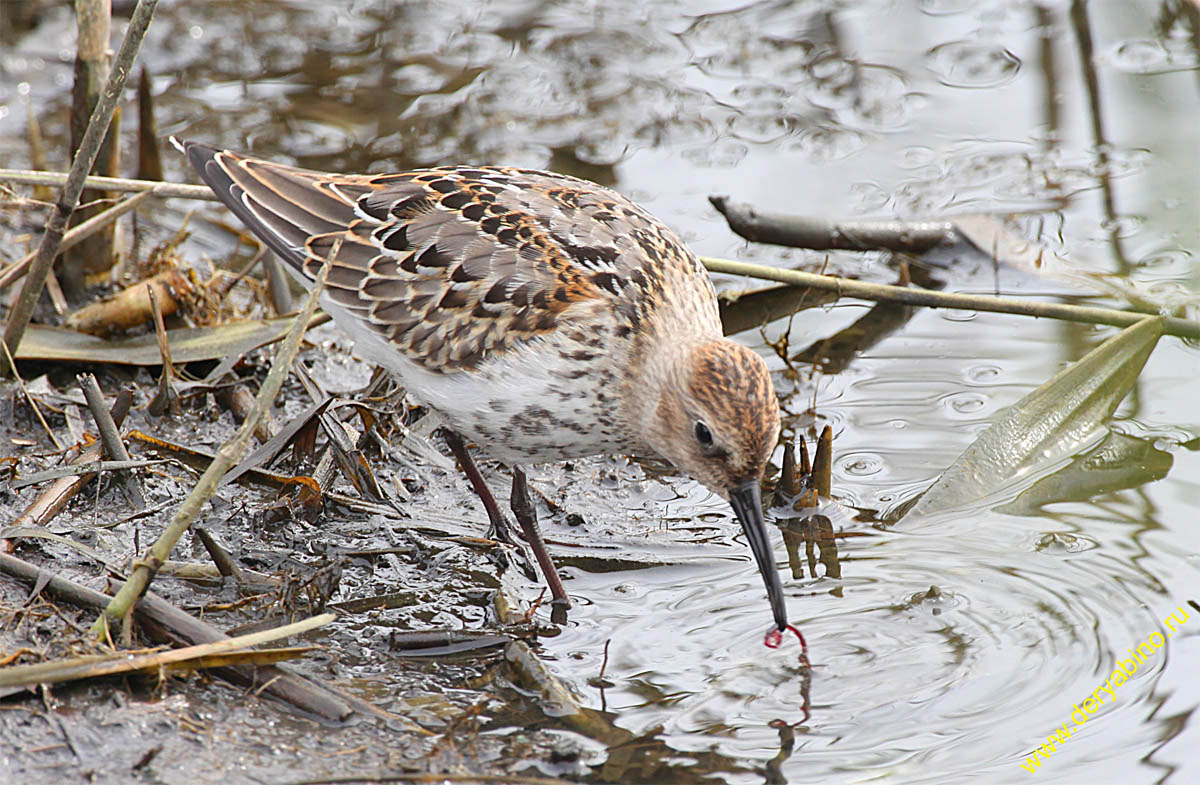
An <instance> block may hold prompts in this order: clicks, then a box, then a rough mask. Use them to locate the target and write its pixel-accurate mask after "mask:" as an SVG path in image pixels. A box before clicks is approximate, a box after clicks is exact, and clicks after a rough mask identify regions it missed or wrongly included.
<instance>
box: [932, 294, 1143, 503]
mask: <svg viewBox="0 0 1200 785" xmlns="http://www.w3.org/2000/svg"><path fill="white" fill-rule="evenodd" d="M1162 333H1163V320H1162V319H1160V318H1151V317H1147V318H1146V319H1143V320H1142V321H1140V322H1138V323H1137V324H1135V325H1133V326H1132V327H1127V328H1125V329H1124V330H1122V331H1121V332H1119V333H1117V334H1116V335H1114V336H1113V337H1112V338H1109V339H1108V340H1107V341H1105V342H1104V343H1102V344H1100V345H1099V346H1097V347H1096V348H1095V349H1093V350H1092V351H1090V352H1088V353H1087V354H1086V355H1084V356H1083V357H1082V358H1081V359H1080V360H1079V361H1078V362H1076V363H1074V364H1073V365H1071V366H1069V367H1067V368H1064V369H1063V370H1062V371H1060V372H1058V373H1057V374H1055V375H1054V377H1053V378H1051V379H1050V380H1049V381H1048V382H1046V383H1045V384H1043V385H1042V386H1041V387H1038V388H1037V389H1036V390H1034V391H1033V392H1031V393H1029V395H1026V396H1025V397H1024V398H1022V399H1021V400H1020V401H1018V402H1017V403H1016V404H1015V405H1014V406H1012V407H1011V408H1009V409H1008V410H1006V411H1005V412H1004V414H1003V416H1001V417H1000V419H998V420H997V421H996V422H994V423H992V425H991V427H989V428H988V429H987V430H986V431H984V432H983V434H982V435H981V436H980V437H979V438H978V439H976V440H975V442H974V443H973V444H972V445H971V446H970V447H968V448H967V449H966V450H965V451H964V452H963V454H962V455H960V456H958V459H957V460H955V461H954V463H953V464H952V465H951V466H950V468H949V469H947V470H946V471H945V473H943V474H942V476H941V477H940V478H939V479H938V481H937V482H935V483H934V484H933V486H932V487H931V488H930V489H929V490H928V491H926V492H925V494H924V495H923V496H921V498H920V499H919V500H918V501H917V503H916V505H915V506H914V507H913V509H912V512H911V513H910V514H922V513H923V514H931V513H937V512H942V511H944V510H948V509H952V508H958V507H964V506H968V505H971V504H972V503H975V502H978V501H981V500H983V499H986V498H988V497H990V496H993V495H995V494H997V492H999V491H1001V490H1003V489H1006V488H1008V487H1010V486H1011V485H1012V484H1013V483H1017V482H1019V481H1020V480H1021V479H1023V478H1028V477H1030V476H1031V475H1033V474H1034V473H1035V472H1036V471H1038V470H1039V469H1041V468H1045V467H1047V466H1049V465H1051V464H1054V463H1056V462H1059V461H1062V460H1065V459H1067V458H1069V457H1071V456H1072V455H1074V454H1075V453H1076V452H1077V451H1078V450H1079V449H1080V447H1082V446H1083V445H1085V444H1087V443H1088V442H1089V441H1091V440H1092V439H1093V438H1094V437H1095V435H1096V433H1097V430H1098V429H1099V428H1101V427H1102V426H1103V424H1104V422H1105V421H1106V420H1107V419H1108V418H1109V417H1111V416H1112V413H1113V412H1114V411H1116V408H1117V406H1118V405H1119V404H1120V403H1121V399H1123V398H1124V397H1125V394H1126V393H1127V392H1129V389H1130V388H1131V387H1132V386H1133V383H1134V381H1135V380H1136V379H1137V377H1138V374H1139V373H1141V371H1142V366H1144V365H1145V364H1146V359H1147V358H1148V357H1149V356H1150V352H1152V351H1153V350H1154V346H1155V344H1157V343H1158V339H1159V337H1160V336H1161V335H1162Z"/></svg>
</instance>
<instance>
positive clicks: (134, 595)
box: [92, 240, 342, 640]
mask: <svg viewBox="0 0 1200 785" xmlns="http://www.w3.org/2000/svg"><path fill="white" fill-rule="evenodd" d="M341 249H342V243H341V240H338V241H336V242H335V243H334V244H333V248H332V249H331V250H330V252H329V256H328V257H327V258H326V260H325V263H324V264H323V265H321V271H320V272H319V273H318V274H317V279H316V281H315V282H314V283H313V286H312V291H310V292H309V294H308V300H307V301H306V302H305V303H304V310H302V311H301V312H300V313H299V314H297V315H296V318H295V321H293V322H292V327H291V329H290V330H288V334H287V337H286V338H284V339H283V343H282V344H280V346H279V349H278V350H277V351H276V352H275V359H274V360H273V361H272V362H271V371H270V373H268V374H267V378H266V380H265V381H264V382H263V385H262V388H261V389H260V390H259V393H258V399H257V401H256V403H255V406H254V410H253V411H251V412H250V414H249V416H248V417H246V419H245V420H243V421H242V424H241V426H240V427H239V428H238V430H237V432H236V433H235V434H234V435H233V437H232V438H230V439H229V440H228V441H226V442H225V443H224V444H222V445H221V448H220V449H219V450H217V454H216V457H215V458H214V459H213V461H212V463H210V464H209V465H208V468H207V469H206V470H205V472H204V474H203V475H202V476H201V477H200V479H199V481H197V483H196V487H195V488H193V489H192V492H191V493H190V494H189V495H188V497H187V499H186V500H185V501H184V502H183V505H182V506H181V507H180V508H179V511H178V512H177V513H175V517H174V518H173V519H172V520H171V524H170V525H169V526H168V527H167V528H166V530H165V531H164V532H163V533H162V535H161V536H160V537H159V538H158V541H157V542H155V543H154V545H153V546H152V547H151V548H150V550H149V551H148V552H147V553H146V555H145V556H144V557H143V558H142V560H141V561H140V562H138V564H137V566H135V567H134V569H133V571H132V572H131V573H130V575H129V579H128V580H127V581H126V582H125V584H124V585H123V586H121V590H120V591H118V592H117V594H116V595H115V596H114V597H113V598H112V601H111V602H109V603H108V606H107V607H106V608H105V609H104V612H103V613H102V614H101V615H100V617H99V618H98V619H96V622H95V623H94V624H93V625H92V633H93V634H94V635H96V636H97V637H98V638H100V639H101V640H103V639H105V638H107V637H108V627H109V623H110V622H114V621H120V620H122V619H124V618H125V617H127V616H128V614H129V613H130V611H132V610H133V606H134V604H135V603H136V602H137V599H138V598H139V597H141V596H142V593H143V592H145V591H146V588H147V587H148V586H149V585H150V581H151V579H153V577H154V573H155V572H156V571H157V570H158V568H159V566H160V565H162V564H163V563H164V562H166V560H167V559H168V558H169V557H170V556H171V551H173V550H174V549H175V543H177V542H179V538H180V537H182V536H183V533H184V532H185V531H187V530H188V528H189V527H190V526H191V525H192V522H193V521H195V520H196V518H197V517H199V515H200V510H201V509H202V508H203V507H204V505H205V504H206V503H207V502H208V500H209V499H210V498H212V496H213V494H214V493H216V491H217V488H218V487H219V486H220V485H221V480H222V478H223V477H224V476H225V473H226V472H228V471H229V470H230V469H231V468H233V467H234V466H235V465H236V464H237V462H238V460H239V459H241V457H242V454H243V453H244V452H245V451H246V447H247V446H248V445H249V443H250V438H251V436H252V435H253V433H254V429H255V427H256V426H257V424H258V422H259V421H260V420H262V418H263V416H264V415H265V414H266V413H267V410H268V409H269V408H270V407H271V404H272V403H273V402H274V401H275V396H276V395H278V394H279V388H280V387H282V386H283V380H284V379H285V378H287V374H288V371H289V370H290V369H291V367H292V360H293V359H294V358H295V356H296V352H297V351H299V349H300V340H301V339H302V338H303V337H304V332H305V329H306V328H307V327H308V323H309V321H310V320H311V319H312V315H313V312H314V311H315V310H316V309H317V300H318V298H319V296H320V293H321V290H322V289H324V288H325V277H326V276H327V275H328V273H329V267H330V263H331V261H332V260H333V259H335V258H336V257H337V255H338V253H339V252H340V251H341Z"/></svg>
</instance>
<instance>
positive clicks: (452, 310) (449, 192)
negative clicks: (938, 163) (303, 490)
mask: <svg viewBox="0 0 1200 785" xmlns="http://www.w3.org/2000/svg"><path fill="white" fill-rule="evenodd" d="M182 144H183V147H184V150H185V152H186V154H187V156H188V159H189V160H190V161H191V163H192V165H193V166H194V167H195V168H196V170H197V171H198V172H199V173H200V176H201V177H202V178H203V179H204V181H205V182H206V183H207V184H208V185H209V186H210V187H211V188H212V189H213V190H214V191H215V192H216V193H217V195H218V196H219V197H220V199H221V200H222V201H223V202H224V203H225V204H226V205H227V206H228V207H229V208H230V209H231V210H232V211H233V212H234V213H235V214H236V215H237V216H238V217H239V218H240V219H241V220H242V221H243V222H245V223H246V225H247V226H249V227H250V228H251V229H252V230H253V231H254V233H255V234H257V235H258V236H259V237H261V238H262V239H263V241H264V242H266V244H267V245H268V246H269V247H270V248H271V249H272V250H274V251H275V252H276V253H278V254H279V255H280V256H281V257H282V258H283V259H284V260H285V261H286V262H287V263H288V264H289V265H291V266H292V267H293V268H294V269H296V270H298V271H300V272H301V273H302V274H303V275H304V276H306V277H307V278H308V279H309V280H311V279H313V278H315V276H316V273H317V271H318V270H319V269H320V266H321V264H322V263H323V262H324V260H325V257H326V256H327V255H328V254H329V252H330V250H331V248H332V247H333V246H334V245H335V243H336V242H337V241H338V240H340V241H341V248H340V251H339V253H338V256H337V258H336V259H335V260H334V264H333V265H332V267H331V269H330V273H329V276H328V282H327V284H326V292H327V294H328V296H329V297H330V298H331V299H332V300H333V302H334V303H335V304H336V305H339V306H341V307H342V308H344V309H345V310H346V311H348V312H349V313H350V314H352V315H354V316H356V317H358V319H359V320H360V321H361V323H362V324H364V325H366V326H367V327H368V328H369V329H370V330H372V331H373V332H375V333H377V334H378V335H379V336H380V337H382V338H384V339H385V340H386V341H388V343H389V344H390V345H392V346H394V347H395V348H396V349H397V350H398V351H400V352H401V353H403V354H404V355H405V356H406V357H408V358H410V359H411V360H414V361H416V362H417V363H419V364H420V365H421V366H423V367H424V368H426V369H427V370H431V371H439V372H444V373H447V372H453V371H457V370H462V369H466V368H472V367H474V366H476V365H478V364H479V363H480V362H482V361H483V360H484V359H485V358H487V357H489V356H495V355H497V354H499V353H503V352H505V351H507V350H509V349H510V348H512V347H513V346H515V345H518V344H520V343H521V342H524V341H528V340H530V339H531V338H534V337H536V336H538V335H542V334H545V333H547V332H550V331H553V330H554V329H556V327H557V325H558V323H559V318H560V316H561V315H562V313H563V312H564V311H566V310H567V309H568V308H571V307H572V306H574V305H577V304H581V303H584V302H595V301H598V300H599V301H606V302H607V303H609V304H611V307H612V310H613V315H614V329H615V330H616V331H617V332H618V334H621V333H622V332H625V331H627V330H630V329H633V328H634V327H636V325H637V323H638V321H639V320H640V319H641V318H643V317H644V316H645V315H646V310H647V309H650V308H653V307H654V303H655V302H657V298H656V297H655V295H656V294H657V293H659V292H661V290H662V287H663V277H664V268H665V266H666V265H667V264H668V262H669V263H670V264H672V265H674V266H675V268H676V269H677V267H678V265H679V261H680V259H682V260H684V263H685V267H686V268H687V269H688V271H689V273H690V274H694V275H696V276H698V279H703V281H704V283H703V285H704V286H708V283H707V277H706V276H705V274H704V271H703V268H702V267H701V266H700V263H699V261H698V260H696V258H695V256H694V255H693V254H692V253H691V252H690V251H688V250H687V249H686V248H685V247H684V246H683V244H682V243H681V242H680V241H679V240H678V239H677V238H676V236H675V235H674V233H672V232H671V231H670V230H669V229H667V228H666V227H664V226H663V225H662V224H661V223H659V222H658V221H657V220H656V219H655V218H653V217H652V216H650V215H649V214H648V213H646V212H645V211H644V210H642V209H641V208H639V207H637V206H636V205H635V204H633V203H632V202H630V201H629V200H628V199H626V198H624V197H623V196H621V195H620V194H617V193H615V192H613V191H610V190H608V189H605V188H602V187H600V186H597V185H594V184H592V183H588V182H586V181H583V180H577V179H575V178H571V177H566V176H563V175H556V174H550V173H546V172H537V171H532V170H525V169H513V168H504V167H442V168H437V169H428V170H420V171H413V172H407V173H403V174H388V175H338V174H323V173H318V172H311V171H307V170H303V169H297V168H294V167H290V166H284V165H281V164H275V163H270V162H267V161H262V160H257V159H253V158H247V157H244V156H241V155H238V154H236V153H232V152H229V151H221V150H217V149H214V148H211V147H207V146H205V145H201V144H196V143H194V142H184V143H182Z"/></svg>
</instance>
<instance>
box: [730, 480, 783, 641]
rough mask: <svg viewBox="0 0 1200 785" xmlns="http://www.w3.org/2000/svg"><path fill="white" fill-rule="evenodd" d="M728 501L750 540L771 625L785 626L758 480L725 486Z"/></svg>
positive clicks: (781, 593)
mask: <svg viewBox="0 0 1200 785" xmlns="http://www.w3.org/2000/svg"><path fill="white" fill-rule="evenodd" d="M729 504H730V506H731V507H733V512H734V514H735V515H737V519H738V522H739V523H741V524H742V531H744V532H745V533H746V541H747V542H749V543H750V551H751V552H752V553H753V554H754V561H755V562H757V564H758V571H759V572H761V573H762V576H763V582H764V583H765V584H766V587H767V600H768V601H770V603H771V613H772V614H773V615H774V617H775V626H776V627H778V628H779V629H780V630H782V629H784V628H786V627H787V623H788V622H787V606H786V605H785V604H784V602H783V586H782V585H780V583H779V571H778V570H777V569H776V567H775V551H774V549H773V548H772V547H771V539H770V537H768V536H767V523H766V518H765V517H764V516H763V509H762V492H761V491H760V490H759V487H758V482H757V481H756V480H752V481H750V482H747V483H744V484H742V485H738V486H736V487H733V488H730V489H729Z"/></svg>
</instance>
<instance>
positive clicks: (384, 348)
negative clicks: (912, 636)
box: [177, 142, 787, 630]
mask: <svg viewBox="0 0 1200 785" xmlns="http://www.w3.org/2000/svg"><path fill="white" fill-rule="evenodd" d="M177 145H178V146H180V148H181V149H182V150H183V151H184V152H185V154H186V155H187V157H188V160H189V161H190V162H191V164H192V166H194V167H195V169H196V171H197V172H199V174H200V176H201V177H202V178H203V179H204V182H206V183H207V184H208V185H209V187H211V188H212V189H213V191H215V192H216V194H217V196H218V197H220V199H221V201H223V202H224V203H225V205H226V206H228V207H229V209H230V210H232V211H233V212H234V214H235V215H237V216H238V218H240V219H241V220H242V221H243V222H244V223H245V224H246V225H247V226H248V227H249V228H250V229H251V231H253V232H254V233H255V234H256V235H258V236H259V237H260V238H262V240H263V242H265V243H266V244H267V246H269V247H270V248H271V249H272V250H273V251H275V252H276V253H277V254H278V255H279V256H280V257H282V258H283V260H284V261H285V262H286V263H287V266H288V267H289V268H290V272H292V273H293V274H294V275H295V277H296V278H297V279H298V280H300V281H301V282H302V283H305V284H311V282H312V280H313V278H314V277H315V276H316V274H317V271H318V270H319V269H320V267H321V265H322V264H323V263H324V261H325V259H326V257H327V256H328V254H329V253H330V252H331V250H332V249H334V248H335V247H336V248H338V249H339V250H338V252H337V257H336V258H335V259H334V260H333V262H332V265H331V268H330V271H329V274H328V281H327V284H326V288H325V291H324V293H323V294H322V296H321V304H322V307H324V309H325V310H326V311H327V312H328V313H329V314H330V315H331V316H333V318H334V320H335V322H336V323H337V324H338V325H340V326H341V327H342V328H343V329H344V330H346V332H348V333H349V334H350V335H351V337H352V338H353V339H354V342H355V350H356V352H357V353H358V354H359V355H361V356H362V357H363V358H364V359H367V360H369V361H371V362H374V363H376V364H377V365H379V366H381V367H383V368H384V369H386V370H388V371H390V372H392V373H393V374H395V376H397V377H398V378H399V380H400V382H401V383H402V384H403V385H404V387H405V388H406V390H407V391H408V393H409V394H410V395H411V397H412V398H413V399H415V400H417V401H419V402H421V403H423V404H425V405H427V406H429V407H431V408H433V409H435V410H436V411H438V412H439V413H440V414H441V415H442V417H443V418H444V419H445V421H446V422H447V423H448V427H449V428H450V429H452V431H451V433H449V434H448V435H447V442H448V443H449V445H450V447H451V449H452V450H453V452H454V453H455V455H456V457H457V458H458V459H459V462H460V463H461V464H462V466H463V469H464V471H465V472H466V473H467V476H468V477H469V478H470V480H471V482H472V485H473V486H474V488H475V491H476V492H477V493H478V494H479V495H480V497H481V498H482V499H483V501H484V504H485V507H487V510H488V516H489V518H490V519H491V521H492V525H493V527H494V528H495V529H496V531H497V533H498V534H499V535H504V534H506V532H507V528H506V524H505V520H504V515H503V513H501V512H500V510H499V508H498V507H497V505H496V503H495V500H494V499H493V498H492V496H491V493H490V492H489V491H488V489H487V486H486V485H485V484H484V483H483V479H482V477H480V475H479V473H478V470H477V469H476V468H475V466H474V464H473V462H472V460H471V457H470V454H469V453H468V452H467V449H466V446H465V444H464V442H463V437H465V439H467V440H470V441H472V442H474V443H475V444H477V445H478V446H480V447H481V448H483V449H484V450H485V451H486V452H487V453H489V454H490V455H491V456H493V457H495V458H497V459H499V460H501V461H503V462H505V463H507V464H509V465H510V466H512V467H513V469H514V480H515V481H514V491H515V492H514V494H513V503H512V506H513V511H514V512H515V513H516V514H517V518H518V520H519V521H520V522H521V523H522V525H523V527H524V529H525V532H526V538H527V539H528V540H529V542H530V544H531V547H532V548H533V550H534V552H535V555H536V556H537V558H538V561H539V563H540V565H541V567H542V570H543V572H544V573H545V574H546V578H547V582H548V583H550V585H551V588H552V589H553V590H554V593H555V598H556V600H558V601H560V602H564V603H565V602H566V594H565V592H564V591H563V589H562V586H561V583H560V582H559V581H558V575H557V573H556V571H555V569H554V565H553V562H552V561H551V560H550V557H549V555H548V554H547V553H546V550H545V545H544V544H543V543H542V541H541V538H540V535H539V534H538V532H537V524H536V520H534V519H533V518H532V505H529V504H528V503H527V497H526V496H525V495H524V494H523V493H522V491H523V490H524V475H523V473H521V470H520V466H522V465H524V464H535V463H541V462H544V461H557V460H563V459H568V458H576V457H582V456H587V455H596V454H611V453H622V454H635V455H652V456H658V457H661V458H665V459H666V460H668V461H670V462H671V463H672V464H674V466H675V467H676V468H677V469H679V471H681V472H683V473H685V474H687V475H689V476H691V477H693V478H694V479H696V480H698V481H700V482H701V483H703V484H704V485H706V486H708V488H710V489H711V490H713V491H714V492H716V493H718V494H720V495H721V496H722V497H725V498H727V499H728V500H729V502H730V504H731V505H732V507H733V511H734V513H735V514H736V515H737V519H738V521H739V522H740V523H741V525H742V528H743V530H744V531H745V534H746V539H747V541H748V542H749V544H750V548H751V550H752V551H753V553H754V558H755V560H756V561H757V563H758V568H759V570H760V571H761V573H762V576H763V580H764V582H765V584H766V589H767V597H768V599H769V600H770V603H771V610H772V613H773V615H774V619H775V624H776V626H777V628H778V629H780V630H782V629H784V627H785V626H786V625H787V612H786V608H785V606H784V601H783V590H782V589H781V588H780V584H779V576H778V574H777V571H776V566H775V559H774V556H773V552H772V548H771V545H770V540H769V538H768V536H767V528H766V525H765V522H764V519H763V512H762V500H761V498H760V495H759V481H760V478H761V477H762V473H763V469H764V467H765V466H766V463H767V459H768V457H769V456H770V454H771V451H772V450H773V449H774V447H775V445H776V440H777V435H778V432H779V414H778V408H777V403H776V400H775V394H774V390H773V387H772V385H771V377H770V374H769V373H768V371H767V366H766V363H765V362H763V360H762V358H761V357H759V356H758V355H757V354H755V353H754V352H753V351H751V350H750V349H747V348H746V347H744V346H742V345H740V344H737V343H735V342H733V341H730V340H728V339H726V338H724V337H723V336H722V333H721V323H720V320H719V318H718V313H717V301H716V296H715V294H714V291H713V287H712V283H711V282H710V281H709V278H708V275H707V273H706V271H705V270H704V267H703V266H702V265H701V264H700V261H699V260H698V259H697V258H696V255H695V254H694V253H692V252H691V251H690V250H689V249H688V248H687V246H685V245H684V243H683V242H682V241H681V240H680V239H679V237H678V236H676V235H675V233H674V232H672V231H671V230H670V229H668V228H667V227H666V226H664V225H663V224H662V223H661V222H660V221H658V220H657V219H656V218H654V217H653V216H651V215H650V214H649V213H647V212H646V211H645V210H643V209H642V208H640V207H638V206H637V205H636V204H634V203H633V202H631V201H630V200H628V199H626V198H625V197H624V196H621V195H620V194H618V193H616V192H615V191H611V190H609V189H607V188H603V187H601V186H598V185H595V184H593V183H589V182H587V181H584V180H579V179H576V178H574V177H567V176H565V175H560V174H552V173H549V172H540V171H533V170H529V169H516V168H509V167H492V166H443V167H438V168H434V169H424V170H418V171H412V172H404V173H401V174H383V175H346V174H325V173H320V172H311V171H307V170H304V169H297V168H295V167H291V166H284V165H281V164H277V163H271V162H269V161H263V160H258V159H254V158H249V157H246V156H243V155H239V154H237V153H233V152H230V151H228V150H217V149H215V148H212V147H208V146H206V145H202V144H197V143H194V142H177Z"/></svg>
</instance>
